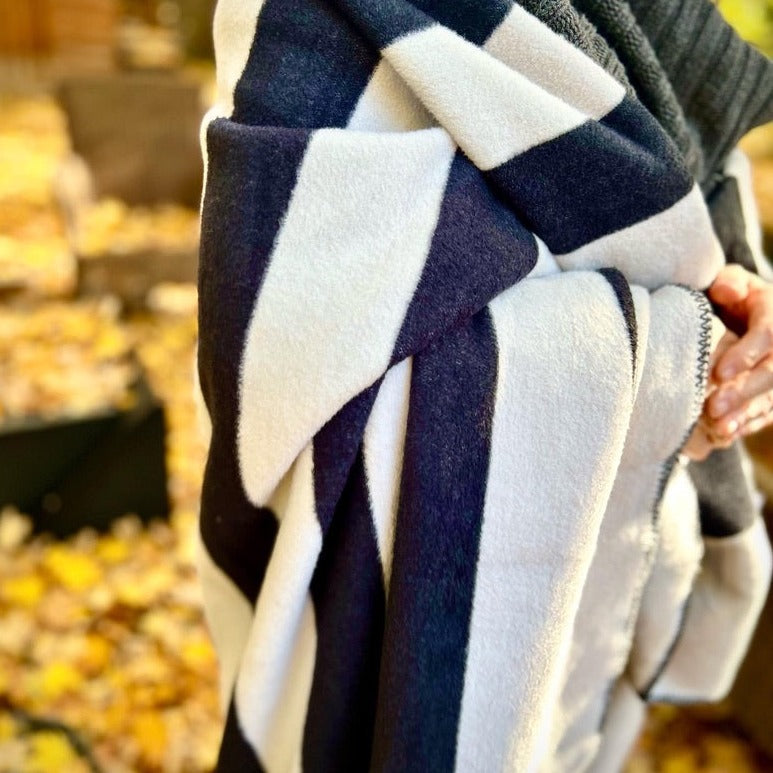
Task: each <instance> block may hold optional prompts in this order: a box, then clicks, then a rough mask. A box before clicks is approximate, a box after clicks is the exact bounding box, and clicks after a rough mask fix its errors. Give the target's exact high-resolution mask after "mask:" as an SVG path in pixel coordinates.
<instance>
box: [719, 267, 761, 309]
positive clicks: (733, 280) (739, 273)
mask: <svg viewBox="0 0 773 773" xmlns="http://www.w3.org/2000/svg"><path fill="white" fill-rule="evenodd" d="M752 276H753V275H751V274H749V272H748V271H746V270H745V269H743V268H742V267H741V266H736V265H730V266H724V267H723V268H722V269H721V270H720V272H719V273H718V274H717V278H716V279H715V280H714V282H713V284H712V285H711V287H709V298H711V300H712V301H713V302H714V303H716V304H717V305H719V306H723V307H729V308H732V307H734V306H738V305H741V304H743V302H744V301H745V300H746V299H747V298H748V297H749V293H750V292H751V279H752Z"/></svg>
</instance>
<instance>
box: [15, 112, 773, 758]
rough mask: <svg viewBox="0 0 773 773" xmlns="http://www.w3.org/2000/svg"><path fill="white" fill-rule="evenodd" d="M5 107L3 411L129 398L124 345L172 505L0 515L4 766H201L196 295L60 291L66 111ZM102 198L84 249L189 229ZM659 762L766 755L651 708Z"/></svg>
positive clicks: (212, 681) (63, 280) (717, 713)
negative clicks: (147, 515) (140, 510)
mask: <svg viewBox="0 0 773 773" xmlns="http://www.w3.org/2000/svg"><path fill="white" fill-rule="evenodd" d="M0 107H2V108H3V109H2V110H0V161H2V163H0V285H2V283H3V271H4V270H5V271H6V274H5V276H6V278H7V277H10V278H11V279H12V280H13V281H12V282H10V283H11V284H13V283H21V284H25V283H26V284H27V285H28V287H26V288H25V289H24V292H23V293H22V300H21V301H20V302H15V303H14V304H13V305H9V304H8V303H6V304H5V305H4V306H0V376H1V377H2V378H1V379H0V421H2V420H4V418H7V417H10V416H16V417H18V416H29V415H38V414H45V415H49V416H55V415H61V414H67V413H84V412H88V411H89V410H93V409H94V408H95V407H99V406H107V405H118V406H120V405H122V404H124V402H125V401H126V400H127V399H129V398H127V396H126V390H125V387H126V384H127V382H128V380H129V379H130V378H131V376H132V373H133V371H132V370H131V368H130V367H129V365H128V360H127V355H128V353H129V352H132V351H134V352H136V353H137V355H138V358H139V361H140V362H141V364H142V367H143V368H144V370H145V371H146V372H147V374H148V376H149V379H150V381H151V384H152V386H153V388H154V390H155V392H156V393H157V394H158V395H159V396H160V397H161V398H162V399H163V400H164V403H165V407H166V411H167V425H168V438H167V460H168V467H169V475H170V481H169V485H170V498H171V501H172V505H173V507H172V514H171V517H170V518H169V520H168V521H164V522H160V521H159V522H156V523H152V524H150V525H149V526H143V525H142V524H140V523H139V521H138V520H137V519H136V518H134V517H132V516H131V515H127V516H126V517H124V518H122V519H120V520H118V521H117V522H116V523H115V524H114V526H113V528H112V530H111V531H110V532H109V533H106V534H97V533H95V532H93V531H90V530H83V531H82V532H80V533H79V534H77V535H75V536H73V537H72V538H70V539H68V540H62V541H54V540H52V539H51V538H48V537H46V536H33V535H31V534H30V522H29V520H28V519H26V518H25V517H24V516H23V515H21V514H19V513H17V512H16V511H14V510H12V509H6V510H5V511H3V512H2V514H0V773H3V772H4V773H69V772H70V771H72V773H80V772H81V771H84V772H86V771H104V772H105V773H128V772H129V771H131V772H132V773H159V772H161V771H163V772H164V773H183V772H189V773H204V771H208V770H211V768H212V766H213V764H214V761H215V757H216V753H217V744H218V740H219V735H220V730H221V719H220V715H219V710H218V705H217V691H216V678H217V668H216V661H215V657H214V654H213V651H212V648H211V644H210V640H209V638H208V635H207V631H206V627H205V624H204V621H203V615H202V612H201V597H200V590H199V586H198V583H197V580H196V575H195V570H194V566H193V551H194V537H193V535H194V534H195V522H196V512H197V506H198V494H199V488H200V484H201V472H202V467H203V461H204V449H203V447H202V444H201V442H200V439H199V436H198V431H197V424H196V418H195V410H194V405H193V401H192V397H191V384H192V368H193V356H194V347H195V341H196V315H195V292H194V290H193V288H190V287H180V286H178V287H159V288H157V291H156V292H155V293H154V295H153V298H152V299H151V301H152V303H151V305H152V308H153V310H151V311H147V312H143V313H140V314H134V315H133V316H130V317H128V318H125V317H121V316H119V315H118V313H117V309H116V308H115V302H114V301H112V300H110V299H97V300H87V301H83V300H80V301H76V300H73V299H71V298H69V293H71V291H72V281H73V279H72V276H70V274H68V271H70V269H71V265H70V263H68V261H67V260H65V259H62V258H61V255H62V254H67V251H68V246H67V245H68V244H69V242H68V241H67V239H66V233H65V230H66V229H65V225H64V222H63V219H62V217H61V214H60V213H59V212H58V210H57V206H56V202H55V199H54V196H53V193H52V190H53V186H54V183H55V177H56V166H57V163H58V161H59V160H60V159H61V158H62V157H63V155H64V153H65V152H66V147H67V143H66V137H65V136H63V135H62V132H63V131H64V130H63V124H62V122H61V117H60V116H59V114H58V113H57V111H56V109H55V107H54V106H53V104H52V103H51V102H49V101H48V100H39V99H37V100H15V101H12V100H8V99H6V100H2V99H0ZM27 140H29V141H30V142H29V148H28V150H29V152H27V151H24V152H22V150H21V148H23V147H27V145H28V143H27ZM25 180H26V183H25V182H24V181H25ZM103 206H104V208H103V209H102V210H97V211H96V215H95V219H94V222H95V223H97V225H95V226H94V231H93V232H92V233H91V235H90V236H85V237H82V238H86V239H87V240H88V239H90V240H91V241H89V244H92V245H93V244H96V245H97V247H98V246H99V244H100V239H102V240H107V241H110V240H113V239H116V238H119V237H118V236H116V233H120V229H121V221H122V219H123V220H124V221H126V222H128V223H129V224H130V227H129V228H128V230H127V234H128V236H127V239H128V240H129V241H130V242H131V243H132V244H137V243H141V242H142V241H143V234H142V228H147V229H149V230H150V231H153V230H154V229H158V228H161V229H168V232H167V235H166V236H165V237H164V239H163V240H164V243H165V244H166V243H170V242H173V241H174V239H175V238H179V239H180V240H181V241H182V240H189V239H190V220H189V219H188V217H187V216H186V215H180V214H179V213H177V212H176V211H173V210H166V211H165V212H164V213H161V215H160V216H159V218H157V219H154V218H153V216H152V213H151V215H149V214H148V213H147V212H144V213H141V214H140V215H136V213H131V212H129V211H128V210H125V209H124V208H123V207H122V206H118V205H113V204H107V205H103ZM4 213H5V214H4ZM106 213H107V214H106ZM107 215H110V217H108V216H107ZM3 218H5V220H3ZM100 218H101V219H100ZM108 220H109V221H110V222H109V228H107V226H105V222H106V221H108ZM97 226H98V227H97ZM4 229H5V230H4ZM99 229H102V230H99ZM3 234H5V235H3ZM9 234H10V235H9ZM105 234H108V235H107V236H106V235H105ZM147 237H148V240H149V241H152V240H153V239H157V238H159V237H158V235H157V234H156V235H155V236H154V234H153V233H149V234H147ZM3 239H5V240H6V241H5V242H3ZM3 245H5V247H3ZM33 248H34V249H33ZM3 249H6V252H5V253H3V251H2V250H3ZM95 251H98V250H97V249H96V248H95ZM50 252H53V253H55V254H49V253H50ZM30 256H31V257H30ZM4 260H5V263H4V262H3V261H4ZM772 708H773V707H772ZM654 771H664V772H665V773H680V772H685V773H686V772H690V771H703V772H704V773H709V772H711V773H720V772H722V773H725V772H727V773H736V772H737V773H743V771H773V766H771V765H770V764H769V763H768V762H766V761H765V760H764V759H763V758H762V757H761V755H759V754H758V753H757V752H755V750H754V749H753V748H752V747H751V745H750V744H748V743H747V742H746V741H745V740H744V739H743V737H742V736H741V735H740V734H739V732H738V730H737V728H736V727H735V726H734V725H733V723H732V721H731V720H730V719H729V717H728V716H727V714H726V710H725V709H723V708H722V707H720V708H718V709H712V710H705V709H704V710H701V711H687V710H678V709H674V708H665V707H661V708H656V709H653V710H652V712H651V716H650V719H649V723H648V727H647V729H646V732H645V734H644V735H643V737H642V740H641V742H640V744H639V746H638V748H637V749H636V750H635V752H634V754H633V756H632V758H631V761H630V763H629V766H628V773H650V772H654Z"/></svg>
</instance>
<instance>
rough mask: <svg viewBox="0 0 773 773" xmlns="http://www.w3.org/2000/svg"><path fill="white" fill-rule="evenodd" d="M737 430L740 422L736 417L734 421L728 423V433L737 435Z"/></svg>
mask: <svg viewBox="0 0 773 773" xmlns="http://www.w3.org/2000/svg"><path fill="white" fill-rule="evenodd" d="M737 431H738V422H737V421H736V420H735V419H733V420H732V421H729V422H728V423H727V434H728V435H735V433H736V432H737Z"/></svg>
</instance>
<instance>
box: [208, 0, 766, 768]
mask: <svg viewBox="0 0 773 773" xmlns="http://www.w3.org/2000/svg"><path fill="white" fill-rule="evenodd" d="M215 41H216V50H217V64H218V100H217V104H216V106H215V107H214V108H213V110H212V111H211V112H210V113H209V114H208V116H207V118H206V120H205V122H204V125H203V132H202V140H203V145H204V155H205V161H206V181H205V190H204V197H203V205H202V247H201V268H200V344H199V353H198V356H199V379H200V386H201V392H202V395H203V398H204V401H205V404H206V409H207V414H208V416H209V418H210V419H211V439H210V446H209V456H208V461H207V466H206V473H205V481H204V488H203V494H202V505H201V522H200V527H201V528H200V532H201V551H200V570H201V576H202V581H203V587H204V593H205V602H206V606H207V615H208V620H209V624H210V627H211V631H212V635H213V638H214V641H215V644H216V647H217V650H218V655H219V658H220V666H221V676H222V698H223V705H224V710H225V713H226V714H227V718H226V724H225V732H224V736H223V740H222V745H221V749H220V758H219V763H218V770H219V771H236V772H239V773H251V772H252V771H263V770H265V771H269V772H270V773H280V772H282V773H283V772H285V771H287V772H290V771H336V772H338V771H345V772H347V773H348V771H365V770H377V771H417V772H418V771H421V772H422V773H424V772H430V771H438V772H441V771H453V770H457V771H465V772H467V771H481V773H484V772H485V773H492V772H495V771H519V772H520V771H530V770H561V771H564V770H566V771H569V770H571V771H575V770H577V771H579V770H587V769H591V768H593V769H598V770H614V769H616V767H619V765H620V762H621V760H622V757H623V755H624V754H625V751H626V749H627V744H628V743H629V742H630V740H631V739H632V737H633V735H634V734H635V732H636V729H637V727H638V719H639V718H640V716H641V712H642V708H641V707H642V705H643V704H644V701H646V700H647V699H648V698H653V699H660V698H673V699H678V700H689V699H695V698H704V697H716V696H717V695H720V694H721V693H723V692H724V691H725V690H726V689H727V688H728V686H729V684H730V682H731V680H732V678H733V674H734V670H735V668H736V667H737V664H738V661H739V659H740V657H741V655H742V652H743V650H744V647H745V646H746V642H747V640H748V637H749V635H750V631H751V628H752V627H753V625H754V621H755V618H756V615H757V613H758V610H759V607H760V605H761V602H762V598H763V596H764V593H765V589H766V585H767V580H768V574H769V570H770V567H769V563H770V560H769V552H768V548H767V543H766V542H765V538H764V532H763V530H762V527H761V526H760V522H759V519H757V520H756V521H754V522H753V523H752V524H751V525H750V526H749V527H748V528H746V529H744V530H743V531H741V532H739V533H738V534H733V535H731V536H726V535H723V537H722V538H712V539H700V537H699V535H698V517H697V514H696V513H697V508H696V502H695V494H694V491H693V489H692V488H691V486H690V484H689V481H688V479H687V476H686V474H685V465H684V464H683V463H682V462H681V461H680V457H679V451H680V449H681V447H682V445H683V443H684V441H685V438H686V437H687V435H688V434H689V431H690V428H691V426H692V424H693V423H694V422H695V420H696V418H697V416H698V414H699V412H700V408H701V403H702V400H703V395H704V389H705V384H706V377H707V361H708V356H709V351H710V347H711V341H712V334H713V333H716V326H715V325H713V322H712V317H711V313H710V308H709V307H708V305H707V302H706V300H705V298H704V296H703V294H702V293H701V292H699V291H700V290H701V289H702V288H706V287H707V286H708V284H709V283H710V282H711V280H712V278H713V276H714V275H715V273H716V272H717V270H718V268H719V266H720V265H721V264H722V262H723V260H724V258H723V255H722V251H721V248H720V246H719V243H718V241H717V239H716V237H715V235H714V232H713V231H712V227H711V224H710V221H709V217H708V213H707V209H706V206H705V203H704V201H703V198H702V196H701V193H700V191H699V189H698V188H697V187H696V185H695V183H694V181H693V180H692V179H691V178H690V176H689V174H688V173H687V171H686V170H685V168H684V166H683V164H682V162H681V160H680V158H679V155H678V153H677V151H676V150H675V148H674V146H673V145H672V143H671V142H670V140H669V139H668V138H667V136H666V135H665V134H664V132H663V131H662V129H661V128H660V126H659V125H658V124H657V123H656V121H655V120H654V119H653V118H652V116H651V115H650V114H649V113H648V112H647V111H646V110H645V109H644V108H643V107H642V105H641V104H640V103H639V102H638V101H637V100H636V99H635V98H634V97H632V96H631V95H630V94H628V93H627V92H626V90H625V89H624V88H623V87H622V86H621V85H619V84H618V82H617V81H615V80H614V79H613V78H612V77H611V76H610V75H608V74H607V73H606V72H605V71H604V70H603V69H601V68H600V67H599V66H598V65H597V64H595V63H594V62H593V61H591V60H590V59H589V58H587V57H586V56H585V55H584V54H583V53H581V52H580V51H579V50H577V49H575V48H574V47H573V46H572V45H570V44H569V43H568V42H567V41H565V40H564V39H563V38H562V37H560V36H558V35H556V34H554V33H553V32H552V31H551V30H550V29H549V28H548V27H546V26H545V25H544V24H543V23H542V22H540V21H538V20H537V19H536V18H535V17H533V16H532V15H530V14H529V13H527V12H526V11H525V10H524V9H523V8H521V7H520V6H519V5H516V4H512V3H511V2H509V0H486V2H482V1H481V0H475V1H474V2H473V1H472V0H457V1H455V2H447V1H446V2H443V1H441V0H413V2H407V0H335V1H334V0H281V1H280V0H265V2H260V1H259V0H220V2H219V5H218V8H217V12H216V16H215ZM707 631H709V632H710V636H709V637H707V635H706V634H707ZM726 631H730V632H731V633H730V634H726V633H725V632H726ZM706 638H709V639H710V641H709V642H708V644H706V643H705V641H704V640H705V639H706Z"/></svg>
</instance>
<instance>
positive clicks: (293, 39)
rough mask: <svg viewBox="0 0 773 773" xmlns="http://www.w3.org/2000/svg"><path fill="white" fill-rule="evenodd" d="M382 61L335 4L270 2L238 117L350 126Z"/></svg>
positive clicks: (243, 81) (238, 94) (240, 91)
mask: <svg viewBox="0 0 773 773" xmlns="http://www.w3.org/2000/svg"><path fill="white" fill-rule="evenodd" d="M378 60H379V55H378V52H377V51H374V50H373V49H372V48H371V47H370V46H368V45H367V44H366V42H365V41H364V40H363V39H362V37H361V36H360V35H358V34H356V32H355V30H354V29H353V28H352V26H351V25H350V24H349V23H348V22H347V20H346V19H344V18H343V17H342V16H341V13H340V12H339V11H338V10H337V9H336V8H335V7H334V6H333V4H332V3H329V2H324V1H323V0H266V2H265V4H264V6H263V7H262V8H261V11H260V16H259V17H258V25H257V30H256V34H255V38H254V40H253V42H252V48H251V50H250V56H249V59H248V62H247V66H246V67H245V69H244V73H243V74H242V77H241V78H240V80H239V83H238V84H237V87H236V91H235V93H234V112H233V116H232V117H233V119H234V120H235V121H240V122H242V123H247V124H264V125H266V126H289V127H306V128H318V127H322V126H343V125H344V124H345V123H346V119H347V118H348V116H349V114H350V113H351V111H352V109H353V108H354V105H355V104H356V102H357V99H358V98H359V96H360V94H361V93H362V91H363V89H364V88H365V86H366V84H367V82H368V78H370V75H371V73H372V72H373V69H374V67H375V66H376V64H377V63H378Z"/></svg>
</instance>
